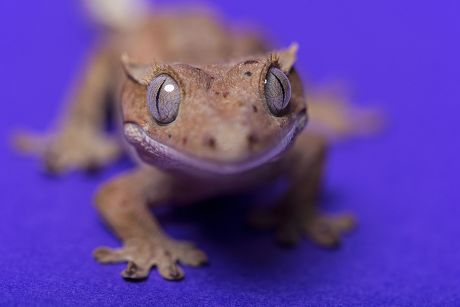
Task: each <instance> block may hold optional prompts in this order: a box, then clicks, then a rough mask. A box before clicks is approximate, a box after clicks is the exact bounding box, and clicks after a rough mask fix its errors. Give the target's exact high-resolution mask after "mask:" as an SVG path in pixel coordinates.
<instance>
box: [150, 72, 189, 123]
mask: <svg viewBox="0 0 460 307" xmlns="http://www.w3.org/2000/svg"><path fill="white" fill-rule="evenodd" d="M180 101H181V92H180V89H179V85H178V83H177V82H176V81H175V80H174V79H173V78H172V77H171V76H170V75H168V74H160V75H158V76H156V77H155V78H154V79H153V80H152V81H151V82H150V84H149V86H148V88H147V103H148V106H149V109H150V113H151V114H152V116H153V118H154V119H155V121H156V122H157V123H158V124H160V125H167V124H170V123H172V122H173V121H174V120H175V119H176V117H177V115H178V114H179V105H180Z"/></svg>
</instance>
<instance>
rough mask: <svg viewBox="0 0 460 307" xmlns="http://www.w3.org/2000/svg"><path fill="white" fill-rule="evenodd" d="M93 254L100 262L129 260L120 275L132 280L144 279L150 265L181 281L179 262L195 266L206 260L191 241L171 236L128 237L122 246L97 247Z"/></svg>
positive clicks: (164, 274) (166, 276) (170, 278)
mask: <svg viewBox="0 0 460 307" xmlns="http://www.w3.org/2000/svg"><path fill="white" fill-rule="evenodd" d="M93 256H94V258H96V260H97V261H98V262H100V263H119V262H128V265H127V266H126V268H125V270H124V271H123V272H121V275H122V276H123V277H124V278H126V279H132V280H139V279H145V278H147V277H148V275H149V273H150V269H151V268H152V267H156V268H157V269H158V272H159V273H160V275H161V276H163V278H165V279H167V280H180V279H182V278H183V277H184V272H183V271H182V270H181V268H180V267H179V266H177V263H178V262H180V263H181V264H185V265H190V266H194V267H196V266H200V265H202V264H205V263H206V262H207V256H206V254H205V253H204V252H203V251H201V250H200V249H198V248H197V247H196V246H195V245H194V244H192V243H190V242H185V241H175V240H172V239H170V238H161V239H152V238H144V239H136V240H131V241H129V242H126V244H125V245H124V247H123V248H121V249H111V248H108V247H99V248H97V249H96V250H95V251H94V252H93Z"/></svg>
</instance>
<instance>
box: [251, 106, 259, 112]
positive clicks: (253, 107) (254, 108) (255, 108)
mask: <svg viewBox="0 0 460 307" xmlns="http://www.w3.org/2000/svg"><path fill="white" fill-rule="evenodd" d="M252 111H254V113H257V111H258V110H257V107H256V106H255V105H252Z"/></svg>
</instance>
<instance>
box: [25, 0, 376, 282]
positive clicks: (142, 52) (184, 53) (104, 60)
mask: <svg viewBox="0 0 460 307" xmlns="http://www.w3.org/2000/svg"><path fill="white" fill-rule="evenodd" d="M101 1H102V2H101ZM97 2H99V3H103V2H104V1H103V0H98V1H95V3H97ZM106 2H107V1H106ZM116 2H117V1H115V2H114V3H116ZM118 2H120V1H118ZM121 2H123V1H121ZM121 2H120V3H121ZM135 2H136V1H134V3H135ZM107 3H108V2H107ZM114 5H115V4H114ZM96 6H97V5H96ZM92 9H93V10H95V12H96V15H97V14H99V15H100V16H105V15H104V12H102V13H101V11H100V7H99V8H94V7H93V8H92ZM144 12H145V10H139V11H138V13H139V16H136V18H130V19H129V27H128V26H125V25H126V22H125V20H124V19H123V18H121V19H120V18H118V19H116V18H115V19H114V20H115V21H113V20H112V21H111V22H107V24H108V25H110V26H111V27H110V29H108V31H107V34H106V36H105V37H104V39H103V40H101V41H100V42H99V44H98V45H97V47H96V48H94V50H93V52H92V56H91V58H90V60H89V62H88V63H87V65H86V66H85V71H84V73H83V74H82V75H81V78H80V82H79V83H78V87H77V89H76V93H75V95H74V96H73V99H72V101H71V102H70V104H69V108H68V109H66V111H65V112H64V114H63V116H62V118H61V120H60V121H59V124H58V125H57V128H58V129H56V130H55V132H53V133H51V134H48V135H46V136H44V137H42V136H33V135H27V134H24V135H20V136H18V139H17V144H18V145H19V148H20V149H22V150H24V151H27V152H29V153H34V154H36V155H38V156H39V157H40V158H41V159H42V160H43V162H44V164H45V166H46V168H47V169H48V170H49V171H50V172H54V173H62V172H65V171H68V170H71V169H93V168H94V167H101V166H105V165H108V164H110V163H111V162H113V161H115V160H116V159H117V158H118V157H119V156H120V154H121V153H122V152H123V151H124V147H123V145H122V144H121V142H119V140H118V139H117V138H115V137H114V136H112V135H110V134H108V133H107V132H106V130H105V123H106V121H107V120H108V118H107V116H106V112H105V109H106V107H107V104H113V105H112V107H113V109H114V110H116V111H117V112H115V113H116V114H118V116H116V118H115V120H116V121H117V122H118V123H119V128H120V130H121V132H122V134H123V135H124V138H125V140H126V141H127V143H128V144H129V145H128V147H129V149H126V150H127V151H129V152H130V153H131V155H132V156H133V157H134V159H135V160H136V161H137V167H136V168H135V169H133V170H130V171H128V172H126V173H124V174H121V175H119V176H117V177H116V178H114V179H112V180H110V181H109V182H107V183H105V184H103V185H102V186H101V187H100V188H99V190H98V192H97V194H96V197H95V204H96V207H97V209H98V210H99V212H100V214H101V215H102V217H103V218H104V220H105V221H106V223H107V224H108V225H109V227H110V228H111V229H113V231H114V232H115V234H116V235H117V237H118V238H120V240H121V241H122V247H121V248H118V249H113V248H108V247H99V248H97V249H95V251H94V253H93V255H94V257H95V259H96V260H97V261H99V262H100V263H118V262H127V266H126V268H125V269H124V270H123V272H122V273H121V274H122V276H123V277H124V278H126V279H144V278H146V277H147V276H148V275H149V273H150V271H151V269H152V268H153V267H155V268H156V269H157V270H158V272H159V273H160V274H161V276H163V277H164V278H165V279H168V280H179V279H181V278H183V276H184V273H183V271H182V269H181V268H180V266H179V265H178V263H180V264H184V265H191V266H200V265H202V264H204V263H206V262H207V256H206V254H205V253H204V252H203V251H202V250H200V249H199V248H198V247H197V246H195V245H194V244H192V243H190V242H184V241H177V240H175V239H173V238H171V237H170V236H168V234H166V233H165V232H164V231H163V230H162V229H161V227H160V225H159V223H158V221H157V219H156V218H155V216H154V215H153V214H152V212H151V210H150V209H151V208H152V207H155V206H158V205H160V204H165V203H166V204H167V203H179V204H189V203H196V202H199V201H201V200H204V199H207V198H210V197H213V196H216V195H226V194H234V193H240V192H243V191H248V190H251V189H253V188H255V187H259V186H261V185H264V184H268V183H270V182H272V181H273V180H275V179H276V178H279V177H281V176H282V177H285V178H288V179H289V182H290V186H289V188H288V190H287V191H286V193H285V196H284V197H283V198H282V199H280V200H279V201H278V202H279V205H278V206H277V207H276V208H275V209H273V210H267V211H266V212H259V213H257V214H254V216H253V217H252V218H251V220H252V222H253V223H254V224H257V225H259V226H267V227H274V228H276V238H277V239H278V240H279V241H280V242H284V243H288V244H295V243H297V242H298V241H299V240H300V239H301V238H302V237H304V236H305V237H307V238H309V239H311V240H313V242H315V243H317V244H318V245H320V246H324V247H332V246H336V245H337V244H338V243H339V241H340V238H341V236H342V235H343V234H344V233H346V232H348V231H349V230H351V229H352V228H353V226H354V224H355V221H354V218H353V216H352V215H350V214H342V215H336V216H328V215H324V214H322V213H321V212H320V211H319V210H318V208H317V204H316V201H317V197H318V193H319V190H320V184H321V177H322V175H323V173H324V165H325V158H326V152H327V148H328V146H327V145H328V140H329V139H328V137H327V134H325V133H323V132H324V131H325V130H327V129H329V132H331V131H332V134H335V135H349V134H353V133H354V132H355V130H356V123H354V122H353V119H352V118H351V117H348V114H349V113H350V112H349V111H350V110H349V108H350V107H347V106H345V105H343V104H340V103H331V102H328V101H326V102H323V103H320V102H318V101H315V97H313V98H312V99H311V101H309V103H308V107H307V101H306V95H305V94H304V89H303V84H302V82H301V79H300V77H299V75H298V73H297V71H296V69H295V67H294V64H295V61H296V56H297V49H298V48H297V45H296V44H292V45H291V46H290V47H288V48H286V49H281V50H271V49H270V48H269V44H268V43H267V42H266V41H265V40H264V39H263V38H262V37H260V36H258V35H255V34H248V33H246V34H243V33H235V32H233V31H231V30H229V29H228V27H226V26H225V25H224V24H223V23H222V22H220V21H219V20H218V19H217V18H215V17H214V16H213V15H212V14H208V13H202V12H195V13H192V12H182V13H180V12H176V13H168V12H166V13H160V12H158V13H155V14H150V13H149V14H147V13H144ZM112 13H113V12H112ZM114 16H115V17H117V16H118V15H116V14H114ZM118 17H120V16H118ZM134 20H136V22H134ZM107 24H106V25H107ZM122 25H123V26H122ZM120 58H121V60H120ZM107 94H110V95H111V97H112V98H113V99H109V100H107V99H106V97H107ZM111 101H112V102H111ZM355 111H356V112H358V113H359V112H361V111H359V110H355ZM362 113H363V114H361V118H363V119H365V118H367V117H368V116H367V115H369V114H365V112H364V111H362ZM307 122H311V123H312V124H313V128H312V129H309V128H307V129H304V128H305V126H306V125H307ZM321 125H322V126H323V128H325V129H322V130H321V129H314V127H318V126H321Z"/></svg>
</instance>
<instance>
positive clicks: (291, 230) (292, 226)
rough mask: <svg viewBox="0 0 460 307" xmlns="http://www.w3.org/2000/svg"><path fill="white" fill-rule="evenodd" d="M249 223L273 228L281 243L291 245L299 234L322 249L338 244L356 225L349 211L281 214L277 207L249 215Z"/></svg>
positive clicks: (298, 238) (296, 240)
mask: <svg viewBox="0 0 460 307" xmlns="http://www.w3.org/2000/svg"><path fill="white" fill-rule="evenodd" d="M249 223H250V224H251V225H252V226H254V227H256V228H272V227H275V228H276V239H277V241H278V242H279V243H281V244H283V245H295V244H297V243H298V242H299V240H300V239H301V238H302V236H306V237H307V238H309V239H310V240H312V241H313V242H314V243H315V244H317V245H319V246H321V247H324V248H334V247H337V246H339V245H340V242H341V237H342V236H343V235H345V234H346V233H348V232H349V231H351V230H352V229H353V228H355V226H356V219H355V217H354V216H353V215H352V214H341V215H335V216H329V215H326V214H322V213H318V212H315V213H310V214H305V215H289V216H286V215H283V214H280V212H279V211H277V210H271V211H260V212H255V213H254V214H253V215H251V217H250V220H249Z"/></svg>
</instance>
